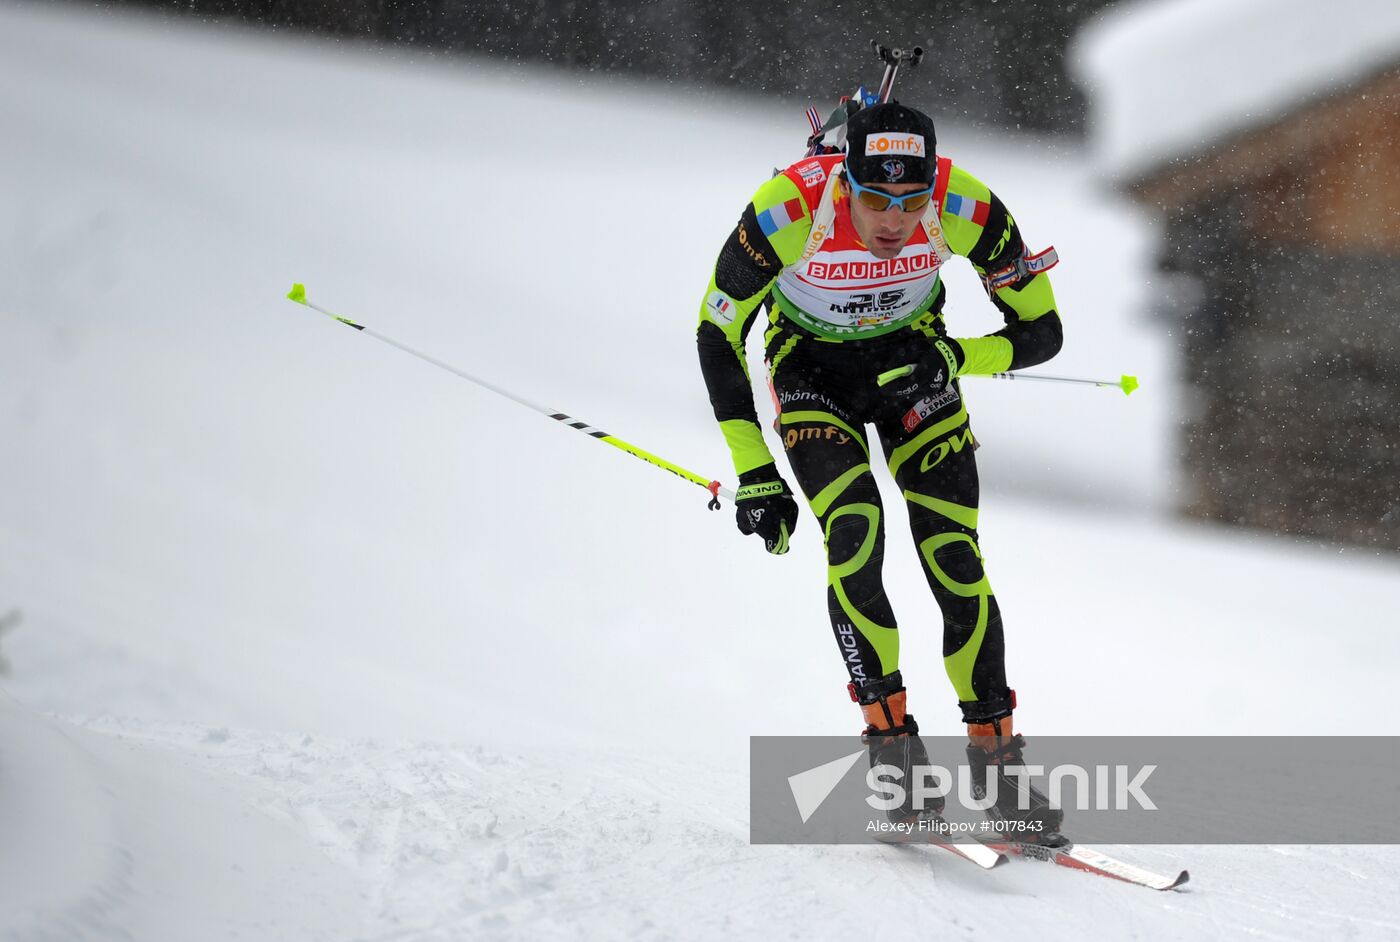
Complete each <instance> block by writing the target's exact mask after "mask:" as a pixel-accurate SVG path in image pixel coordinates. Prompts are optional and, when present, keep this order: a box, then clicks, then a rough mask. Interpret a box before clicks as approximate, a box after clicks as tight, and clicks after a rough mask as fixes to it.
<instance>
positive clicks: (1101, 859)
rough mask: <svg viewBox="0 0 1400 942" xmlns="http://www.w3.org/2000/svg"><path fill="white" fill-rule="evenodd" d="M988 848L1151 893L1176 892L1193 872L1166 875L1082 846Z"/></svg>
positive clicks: (1006, 845)
mask: <svg viewBox="0 0 1400 942" xmlns="http://www.w3.org/2000/svg"><path fill="white" fill-rule="evenodd" d="M987 846H989V847H991V848H992V849H994V850H996V851H998V852H999V853H1002V854H1015V855H1016V856H1018V857H1024V858H1025V859H1027V860H1042V861H1046V862H1048V863H1053V864H1058V865H1059V866H1061V867H1068V868H1069V869H1071V870H1082V871H1084V872H1085V873H1096V874H1098V875H1099V876H1101V877H1109V878H1111V879H1114V880H1122V881H1123V882H1124V883H1132V884H1134V885H1135V886H1145V887H1147V888H1148V889H1150V890H1174V889H1176V888H1177V887H1179V886H1181V885H1182V884H1184V883H1186V881H1188V880H1190V879H1191V874H1190V872H1188V871H1186V870H1183V871H1181V872H1180V873H1178V874H1177V875H1176V876H1175V877H1169V876H1164V875H1162V874H1160V873H1154V872H1152V871H1151V870H1146V869H1143V868H1142V867H1139V866H1137V865H1135V864H1130V863H1126V862H1124V861H1122V860H1119V859H1118V858H1117V857H1113V856H1110V855H1108V854H1105V853H1104V852H1103V851H1099V850H1095V849H1094V848H1092V847H1085V846H1084V845H1082V844H1075V843H1072V842H1071V843H1066V844H1063V845H1061V846H1059V847H1049V846H1046V845H1044V844H1029V843H1018V842H1005V843H995V844H988V845H987Z"/></svg>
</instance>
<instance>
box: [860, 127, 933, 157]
mask: <svg viewBox="0 0 1400 942" xmlns="http://www.w3.org/2000/svg"><path fill="white" fill-rule="evenodd" d="M881 154H902V155H904V156H906V157H923V156H924V136H923V135H922V134H901V133H899V132H898V131H878V132H876V133H874V134H870V135H868V136H867V137H866V138H865V156H867V157H876V156H879V155H881Z"/></svg>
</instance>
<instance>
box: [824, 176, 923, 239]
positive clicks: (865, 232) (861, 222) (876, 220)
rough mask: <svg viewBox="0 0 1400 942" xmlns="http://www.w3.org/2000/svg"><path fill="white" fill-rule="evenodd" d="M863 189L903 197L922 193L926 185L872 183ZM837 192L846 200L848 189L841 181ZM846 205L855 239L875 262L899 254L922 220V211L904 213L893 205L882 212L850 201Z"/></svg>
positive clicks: (849, 190) (853, 200)
mask: <svg viewBox="0 0 1400 942" xmlns="http://www.w3.org/2000/svg"><path fill="white" fill-rule="evenodd" d="M862 185H864V184H862ZM866 188H867V189H871V190H879V191H880V192H881V193H888V194H889V195H890V196H904V195H905V194H906V193H913V192H915V191H917V190H926V189H928V184H921V183H876V184H872V185H870V186H868V187H866ZM841 191H842V193H843V194H844V195H845V196H846V197H847V198H848V199H849V198H850V196H851V185H850V184H849V183H847V182H846V181H845V180H842V181H841ZM850 205H851V222H853V223H854V224H855V227H856V235H858V236H860V241H862V242H864V243H865V245H866V248H868V249H870V254H871V255H874V256H875V257H876V258H894V257H895V256H896V255H898V254H899V250H900V249H902V248H904V243H906V242H908V241H909V237H910V236H912V235H913V234H914V230H915V229H917V228H918V227H919V222H920V221H921V220H922V219H923V218H924V214H923V211H922V209H921V210H920V211H919V212H914V213H906V212H905V211H904V210H902V209H900V208H899V207H898V206H897V205H895V204H893V203H891V204H890V205H889V207H888V208H886V209H885V210H884V211H883V212H877V211H875V210H873V209H871V208H870V207H869V206H866V205H865V204H864V203H862V202H861V201H860V200H857V199H852V200H851V202H850Z"/></svg>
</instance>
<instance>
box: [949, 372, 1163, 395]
mask: <svg viewBox="0 0 1400 942" xmlns="http://www.w3.org/2000/svg"><path fill="white" fill-rule="evenodd" d="M970 375H977V376H986V377H987V378H988V379H1010V380H1024V379H1028V380H1031V381H1033V382H1037V383H1070V384H1073V385H1076V386H1101V387H1106V388H1112V389H1121V390H1123V395H1125V396H1131V395H1132V394H1133V390H1135V389H1137V388H1138V381H1137V377H1136V376H1129V375H1127V374H1126V373H1125V374H1123V376H1121V377H1119V378H1118V379H1082V378H1080V377H1075V376H1045V375H1043V374H1040V373H986V374H980V373H979V374H970Z"/></svg>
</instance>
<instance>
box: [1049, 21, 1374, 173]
mask: <svg viewBox="0 0 1400 942" xmlns="http://www.w3.org/2000/svg"><path fill="white" fill-rule="evenodd" d="M1071 62H1072V63H1073V64H1074V67H1075V70H1076V72H1077V73H1078V78H1079V80H1080V82H1081V83H1082V84H1083V85H1084V86H1085V87H1086V90H1087V91H1088V92H1089V105H1090V119H1091V120H1090V122H1089V128H1090V136H1091V140H1092V141H1093V143H1094V148H1095V150H1096V151H1097V157H1098V158H1099V159H1100V160H1101V161H1102V163H1103V167H1104V169H1105V170H1106V171H1107V172H1108V173H1109V174H1110V175H1112V176H1113V177H1114V178H1116V179H1118V180H1122V181H1129V180H1133V179H1137V178H1140V177H1142V176H1144V175H1146V174H1147V173H1148V172H1149V171H1151V170H1154V169H1156V168H1157V167H1159V166H1160V165H1162V164H1165V163H1167V162H1168V161H1170V160H1172V159H1173V158H1177V157H1182V156H1186V155H1190V154H1194V153H1198V152H1200V151H1202V150H1204V149H1206V148H1208V147H1210V146H1211V145H1213V144H1216V143H1217V142H1219V141H1220V140H1221V139H1222V138H1224V137H1226V136H1228V135H1231V134H1235V133H1238V132H1241V131H1245V130H1250V129H1253V128H1256V127H1263V126H1266V125H1268V124H1269V123H1270V122H1272V121H1275V120H1277V119H1279V118H1281V117H1283V116H1284V115H1286V114H1288V113H1289V112H1291V111H1293V110H1295V109H1296V108H1298V107H1299V106H1300V105H1302V104H1304V103H1307V102H1309V101H1314V100H1317V99H1320V98H1324V97H1326V96H1327V95H1329V94H1333V93H1335V92H1337V91H1340V90H1342V89H1344V88H1346V87H1347V86H1349V85H1351V84H1353V83H1355V82H1357V81H1360V80H1363V79H1366V78H1368V77H1369V76H1371V75H1373V74H1375V73H1377V72H1379V71H1381V70H1383V69H1387V68H1394V67H1397V66H1400V3H1396V2H1395V0H1332V2H1329V3H1326V4H1321V5H1319V4H1318V3H1315V2H1311V0H1134V2H1128V3H1119V4H1115V5H1113V6H1112V7H1110V8H1109V9H1108V10H1107V11H1106V12H1105V13H1104V14H1103V15H1101V16H1100V17H1099V18H1097V19H1096V20H1094V21H1092V22H1091V23H1090V24H1089V25H1088V26H1086V27H1085V28H1084V29H1083V30H1081V32H1080V33H1079V35H1078V36H1077V37H1076V40H1075V51H1074V52H1073V53H1072V55H1071ZM1382 106H1384V103H1382V102H1378V103H1377V107H1382ZM1390 107H1392V108H1393V107H1394V103H1393V102H1392V103H1390Z"/></svg>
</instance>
